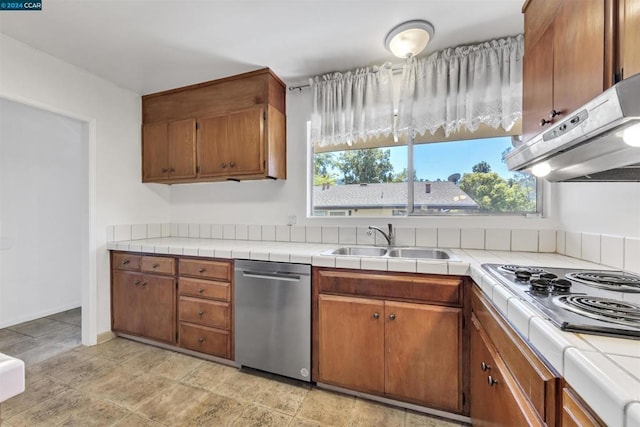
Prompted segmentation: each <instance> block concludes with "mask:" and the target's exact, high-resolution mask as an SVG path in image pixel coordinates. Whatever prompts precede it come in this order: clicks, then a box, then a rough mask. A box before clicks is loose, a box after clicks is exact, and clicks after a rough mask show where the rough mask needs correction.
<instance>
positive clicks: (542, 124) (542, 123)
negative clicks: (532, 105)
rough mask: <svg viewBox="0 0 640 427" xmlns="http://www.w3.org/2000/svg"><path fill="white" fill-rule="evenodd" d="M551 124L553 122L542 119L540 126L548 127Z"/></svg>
mask: <svg viewBox="0 0 640 427" xmlns="http://www.w3.org/2000/svg"><path fill="white" fill-rule="evenodd" d="M549 123H551V120H547V119H540V126H546V125H548V124H549Z"/></svg>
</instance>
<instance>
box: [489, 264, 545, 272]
mask: <svg viewBox="0 0 640 427" xmlns="http://www.w3.org/2000/svg"><path fill="white" fill-rule="evenodd" d="M500 269H501V270H503V271H508V272H509V273H515V272H516V271H518V270H526V271H528V272H529V273H531V274H540V273H545V270H544V269H543V268H540V267H528V266H526V265H513V264H505V265H501V266H500Z"/></svg>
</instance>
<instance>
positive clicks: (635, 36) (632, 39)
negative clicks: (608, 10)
mask: <svg viewBox="0 0 640 427" xmlns="http://www.w3.org/2000/svg"><path fill="white" fill-rule="evenodd" d="M619 1H620V3H619V4H620V8H621V22H620V27H621V28H620V57H621V58H620V60H621V63H620V68H621V69H622V77H623V78H627V77H631V76H633V75H634V74H637V73H640V49H639V48H638V42H640V0H619Z"/></svg>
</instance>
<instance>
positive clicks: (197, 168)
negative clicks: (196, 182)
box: [196, 165, 200, 173]
mask: <svg viewBox="0 0 640 427" xmlns="http://www.w3.org/2000/svg"><path fill="white" fill-rule="evenodd" d="M196 173H200V165H198V166H196Z"/></svg>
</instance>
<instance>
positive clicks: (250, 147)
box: [227, 108, 264, 175]
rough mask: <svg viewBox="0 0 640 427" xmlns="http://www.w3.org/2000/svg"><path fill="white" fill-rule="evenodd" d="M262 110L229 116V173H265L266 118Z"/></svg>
mask: <svg viewBox="0 0 640 427" xmlns="http://www.w3.org/2000/svg"><path fill="white" fill-rule="evenodd" d="M263 111H264V110H263V109H262V108H252V109H249V110H243V111H238V112H235V113H231V114H229V122H228V128H227V136H228V141H227V153H228V155H227V157H228V161H229V173H230V174H231V175H242V174H252V173H262V172H264V117H263Z"/></svg>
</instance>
